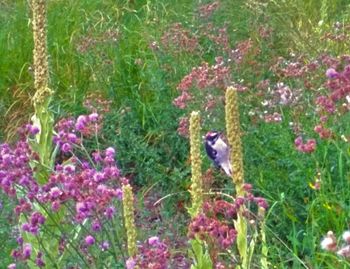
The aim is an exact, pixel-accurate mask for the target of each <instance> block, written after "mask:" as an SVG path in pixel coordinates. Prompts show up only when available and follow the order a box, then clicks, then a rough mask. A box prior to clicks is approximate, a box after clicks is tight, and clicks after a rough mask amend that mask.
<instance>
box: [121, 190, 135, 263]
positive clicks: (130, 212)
mask: <svg viewBox="0 0 350 269" xmlns="http://www.w3.org/2000/svg"><path fill="white" fill-rule="evenodd" d="M123 211H124V222H125V229H126V236H127V243H128V254H129V257H135V256H136V254H137V248H136V228H135V217H134V196H133V193H132V188H131V186H130V185H129V184H126V185H123Z"/></svg>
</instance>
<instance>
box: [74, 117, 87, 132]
mask: <svg viewBox="0 0 350 269" xmlns="http://www.w3.org/2000/svg"><path fill="white" fill-rule="evenodd" d="M87 122H88V118H87V117H86V116H85V115H80V116H79V117H78V119H77V122H76V124H75V128H76V129H77V130H78V131H82V130H84V129H85V127H86V124H87Z"/></svg>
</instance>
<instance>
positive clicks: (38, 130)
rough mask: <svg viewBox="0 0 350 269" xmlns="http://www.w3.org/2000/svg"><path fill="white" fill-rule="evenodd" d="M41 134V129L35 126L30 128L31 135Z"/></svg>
mask: <svg viewBox="0 0 350 269" xmlns="http://www.w3.org/2000/svg"><path fill="white" fill-rule="evenodd" d="M39 132H40V129H39V127H38V126H34V125H31V126H30V128H29V133H30V134H31V135H36V134H38V133H39Z"/></svg>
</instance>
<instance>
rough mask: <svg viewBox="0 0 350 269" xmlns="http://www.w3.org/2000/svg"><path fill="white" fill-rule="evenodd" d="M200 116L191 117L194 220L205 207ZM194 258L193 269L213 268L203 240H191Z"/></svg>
mask: <svg viewBox="0 0 350 269" xmlns="http://www.w3.org/2000/svg"><path fill="white" fill-rule="evenodd" d="M200 120H201V119H200V115H199V112H197V111H193V112H192V113H191V116H190V147H191V148H190V155H191V174H192V176H191V190H190V193H191V200H192V206H191V208H188V213H189V214H190V215H191V217H192V218H194V217H196V216H197V215H198V214H199V213H201V212H202V206H203V181H202V158H201V151H200V148H201V138H200V131H201V125H200ZM190 244H191V247H192V256H193V258H194V260H195V262H194V264H192V266H191V268H193V269H202V268H213V263H212V261H211V257H210V254H209V253H210V246H208V245H206V244H205V243H204V242H203V241H202V240H201V239H199V238H196V239H192V240H190Z"/></svg>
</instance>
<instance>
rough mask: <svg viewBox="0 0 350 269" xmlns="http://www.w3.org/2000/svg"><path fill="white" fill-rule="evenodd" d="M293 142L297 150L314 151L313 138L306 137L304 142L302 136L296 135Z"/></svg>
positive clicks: (314, 142)
mask: <svg viewBox="0 0 350 269" xmlns="http://www.w3.org/2000/svg"><path fill="white" fill-rule="evenodd" d="M294 144H295V147H296V149H297V150H298V151H300V152H304V153H311V152H314V151H315V149H316V140H315V139H308V140H307V141H306V143H304V142H303V138H302V137H301V136H298V137H297V138H296V139H295V141H294Z"/></svg>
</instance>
